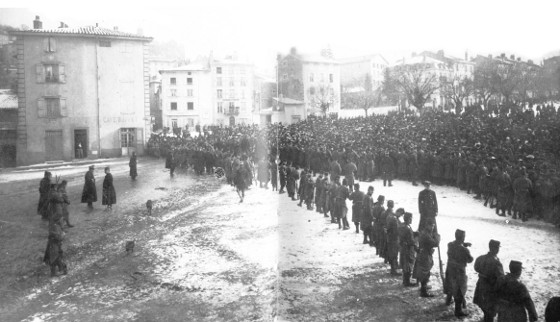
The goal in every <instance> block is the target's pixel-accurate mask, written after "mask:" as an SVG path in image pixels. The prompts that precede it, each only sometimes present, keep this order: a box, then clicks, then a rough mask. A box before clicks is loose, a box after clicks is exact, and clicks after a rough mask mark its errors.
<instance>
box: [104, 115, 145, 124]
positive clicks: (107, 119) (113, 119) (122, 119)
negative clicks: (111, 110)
mask: <svg viewBox="0 0 560 322" xmlns="http://www.w3.org/2000/svg"><path fill="white" fill-rule="evenodd" d="M138 121H139V118H137V117H135V116H103V123H135V122H138Z"/></svg>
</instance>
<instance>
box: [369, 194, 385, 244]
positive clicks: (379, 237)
mask: <svg viewBox="0 0 560 322" xmlns="http://www.w3.org/2000/svg"><path fill="white" fill-rule="evenodd" d="M383 204H385V196H383V195H379V196H377V202H376V203H375V206H374V207H373V213H372V216H373V229H372V231H373V240H374V244H375V254H376V255H381V253H382V249H383V248H384V247H385V233H384V232H383V228H385V222H384V221H382V220H381V216H382V215H383V213H385V207H384V206H383ZM370 242H371V241H370ZM370 245H371V244H370Z"/></svg>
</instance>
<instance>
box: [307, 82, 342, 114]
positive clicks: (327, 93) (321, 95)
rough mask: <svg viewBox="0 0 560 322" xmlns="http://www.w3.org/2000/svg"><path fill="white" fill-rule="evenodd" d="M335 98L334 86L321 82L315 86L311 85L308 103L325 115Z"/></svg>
mask: <svg viewBox="0 0 560 322" xmlns="http://www.w3.org/2000/svg"><path fill="white" fill-rule="evenodd" d="M335 100H336V95H335V93H334V88H333V87H332V86H330V84H327V85H325V84H321V85H319V86H318V87H317V88H315V87H312V88H311V89H310V100H309V103H310V104H311V106H313V107H314V108H316V109H319V110H321V112H322V113H323V115H325V116H326V115H327V112H328V110H329V109H330V108H331V106H332V105H333V104H334V102H335Z"/></svg>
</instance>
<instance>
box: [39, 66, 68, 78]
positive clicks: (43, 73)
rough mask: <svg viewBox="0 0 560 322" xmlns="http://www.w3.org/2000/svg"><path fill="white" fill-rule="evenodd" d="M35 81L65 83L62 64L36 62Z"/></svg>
mask: <svg viewBox="0 0 560 322" xmlns="http://www.w3.org/2000/svg"><path fill="white" fill-rule="evenodd" d="M36 76H37V83H66V75H65V71H64V65H63V64H37V65H36Z"/></svg>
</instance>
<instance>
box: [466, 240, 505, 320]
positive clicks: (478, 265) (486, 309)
mask: <svg viewBox="0 0 560 322" xmlns="http://www.w3.org/2000/svg"><path fill="white" fill-rule="evenodd" d="M489 248H490V251H489V252H488V254H486V255H482V256H479V257H478V258H477V259H476V260H475V261H474V270H475V271H476V272H477V273H478V282H476V288H475V289H474V298H473V303H474V304H476V305H478V306H479V307H480V309H481V310H482V312H483V313H484V322H492V321H494V317H495V316H496V301H497V294H496V284H497V280H498V278H499V277H501V276H503V275H504V268H503V266H502V263H500V259H499V258H498V252H499V251H500V242H499V241H497V240H493V239H492V240H490V243H489Z"/></svg>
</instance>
